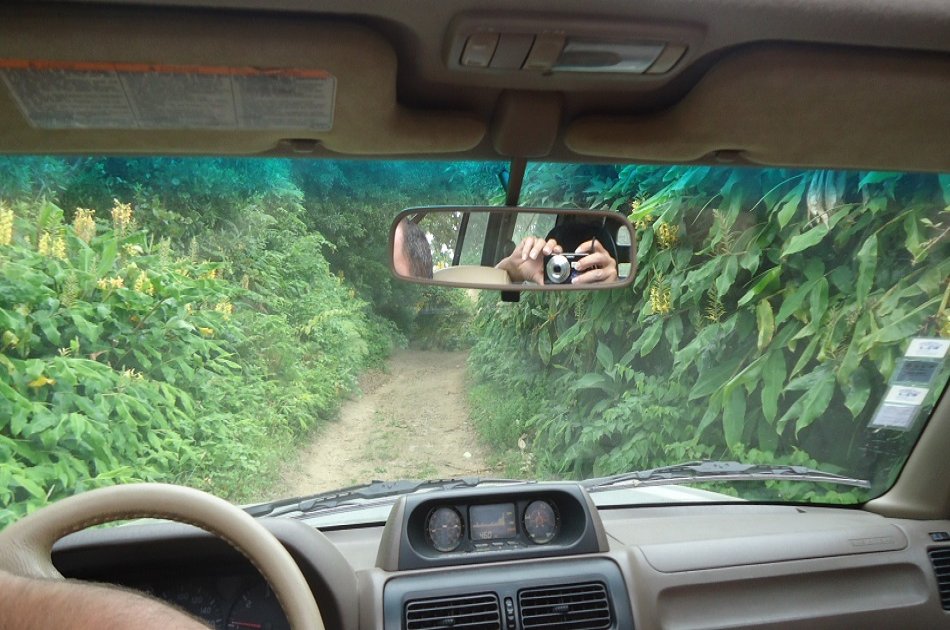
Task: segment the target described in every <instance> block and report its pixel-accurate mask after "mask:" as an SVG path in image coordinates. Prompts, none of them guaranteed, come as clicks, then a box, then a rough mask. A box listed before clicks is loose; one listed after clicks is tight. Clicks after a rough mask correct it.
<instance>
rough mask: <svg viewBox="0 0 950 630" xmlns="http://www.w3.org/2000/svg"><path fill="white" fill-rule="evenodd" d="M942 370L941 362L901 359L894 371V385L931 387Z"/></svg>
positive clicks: (892, 380) (892, 379)
mask: <svg viewBox="0 0 950 630" xmlns="http://www.w3.org/2000/svg"><path fill="white" fill-rule="evenodd" d="M939 370H940V361H926V360H920V359H901V360H900V361H898V362H897V367H896V368H895V369H894V376H893V378H891V382H892V383H901V384H905V385H930V382H931V381H933V379H934V377H935V376H936V375H937V372H938V371H939Z"/></svg>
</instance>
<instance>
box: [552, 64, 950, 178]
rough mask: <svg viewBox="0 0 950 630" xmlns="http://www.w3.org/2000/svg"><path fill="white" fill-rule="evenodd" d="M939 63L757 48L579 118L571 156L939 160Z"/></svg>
mask: <svg viewBox="0 0 950 630" xmlns="http://www.w3.org/2000/svg"><path fill="white" fill-rule="evenodd" d="M948 103H950V60H948V58H947V57H945V56H944V57H940V56H937V55H925V54H915V53H909V52H907V53H902V52H895V51H871V50H868V51H861V52H858V51H855V50H853V49H852V50H844V49H822V50H816V49H814V48H810V49H809V48H805V47H800V46H792V45H769V46H765V47H755V48H744V49H741V50H736V51H734V52H732V53H730V54H729V55H728V56H726V57H724V58H723V59H721V60H720V61H719V62H718V63H716V64H715V65H714V66H713V67H712V68H711V69H710V70H709V71H708V72H707V73H706V74H705V75H704V76H703V77H702V79H700V81H699V82H698V84H697V85H696V86H695V87H694V88H693V89H692V90H691V91H690V92H689V93H687V94H686V95H685V96H684V97H683V99H682V100H681V101H679V102H677V103H676V104H674V105H673V106H671V107H669V108H668V109H666V110H663V111H661V112H658V113H655V114H649V115H637V116H582V117H580V118H577V119H575V120H574V121H573V122H572V123H571V124H570V126H569V127H568V128H567V131H566V136H565V140H564V141H565V144H566V145H567V147H568V148H569V149H571V150H572V151H574V152H575V153H578V154H580V155H587V156H597V157H604V158H618V159H630V160H637V161H645V162H650V161H656V162H673V163H676V162H690V161H693V160H700V159H708V158H710V157H715V156H716V155H717V154H718V153H719V152H725V154H727V155H738V156H739V157H740V158H742V159H743V160H744V161H747V162H751V163H757V164H766V165H787V166H816V165H823V166H829V167H839V168H849V167H855V168H856V167H861V168H879V169H889V168H892V169H900V170H922V171H939V170H947V169H948V168H950V161H948V160H950V153H948V151H947V144H946V143H947V138H950V116H948V114H947V112H948V109H947V107H948V105H947V104H948Z"/></svg>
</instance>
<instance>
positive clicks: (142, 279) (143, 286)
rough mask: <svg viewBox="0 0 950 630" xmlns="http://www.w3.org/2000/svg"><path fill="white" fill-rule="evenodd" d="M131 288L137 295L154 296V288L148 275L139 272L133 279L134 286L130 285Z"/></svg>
mask: <svg viewBox="0 0 950 630" xmlns="http://www.w3.org/2000/svg"><path fill="white" fill-rule="evenodd" d="M132 288H133V289H135V290H136V291H138V292H139V293H144V294H146V295H155V287H154V285H152V282H151V280H149V279H148V274H147V273H145V272H144V271H141V272H139V275H138V276H137V277H136V278H135V284H134V285H132Z"/></svg>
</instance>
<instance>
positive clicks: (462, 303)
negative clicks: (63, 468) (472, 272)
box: [412, 285, 476, 350]
mask: <svg viewBox="0 0 950 630" xmlns="http://www.w3.org/2000/svg"><path fill="white" fill-rule="evenodd" d="M473 293H474V292H473V291H467V290H465V289H450V288H446V287H434V286H428V285H426V286H425V287H423V289H422V298H421V300H420V302H419V310H418V311H417V313H416V316H415V319H414V325H413V329H412V343H413V345H414V346H417V347H419V348H421V349H423V350H430V349H434V350H461V349H464V348H468V347H470V346H471V345H472V343H474V341H475V333H474V331H473V330H472V319H473V318H474V316H475V300H476V298H475V297H474V295H473Z"/></svg>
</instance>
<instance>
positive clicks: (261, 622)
mask: <svg viewBox="0 0 950 630" xmlns="http://www.w3.org/2000/svg"><path fill="white" fill-rule="evenodd" d="M227 628H228V630H290V624H289V623H288V622H287V617H285V616H284V611H283V610H282V609H281V607H280V602H279V601H277V596H276V595H274V591H272V590H271V588H270V587H269V586H268V585H267V584H258V585H257V586H252V587H251V588H249V589H248V590H247V591H245V592H244V593H243V594H242V595H241V597H239V598H238V600H237V602H235V604H234V607H233V608H232V609H231V615H230V617H228V625H227Z"/></svg>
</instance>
